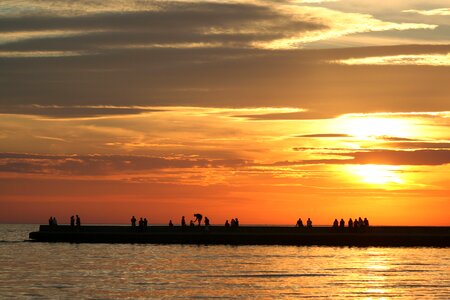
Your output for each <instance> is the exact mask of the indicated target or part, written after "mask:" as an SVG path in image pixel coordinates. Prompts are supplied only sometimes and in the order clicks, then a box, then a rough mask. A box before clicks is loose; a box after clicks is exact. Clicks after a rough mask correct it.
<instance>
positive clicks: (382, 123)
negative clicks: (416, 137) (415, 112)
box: [341, 117, 411, 139]
mask: <svg viewBox="0 0 450 300" xmlns="http://www.w3.org/2000/svg"><path fill="white" fill-rule="evenodd" d="M342 121H343V123H342V124H341V126H342V130H343V131H344V132H345V133H347V134H349V135H352V136H355V137H357V138H360V139H370V138H374V137H379V136H395V137H408V136H410V135H411V132H410V131H411V125H410V123H409V122H408V120H401V119H398V118H383V117H344V118H342Z"/></svg>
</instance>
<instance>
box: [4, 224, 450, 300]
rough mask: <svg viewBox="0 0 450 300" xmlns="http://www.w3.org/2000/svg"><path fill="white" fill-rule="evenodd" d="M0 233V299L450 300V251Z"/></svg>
mask: <svg viewBox="0 0 450 300" xmlns="http://www.w3.org/2000/svg"><path fill="white" fill-rule="evenodd" d="M37 229H38V226H37V225H0V299H4V298H8V297H10V298H14V299H15V298H33V299H34V298H46V299H47V298H62V299H64V298H69V297H70V298H73V299H80V298H97V299H113V298H132V299H135V298H168V299H173V298H184V299H185V298H206V299H209V298H239V299H243V298H261V299H267V298H277V299H278V298H315V297H317V298H326V297H329V298H333V299H340V298H355V297H358V298H367V299H382V298H386V299H387V298H407V299H411V298H416V299H421V298H435V299H450V249H448V248H447V249H440V248H374V247H371V248H349V247H296V246H191V245H189V246H187V245H110V244H47V243H30V242H23V240H25V239H27V238H28V233H29V232H30V231H35V230H37Z"/></svg>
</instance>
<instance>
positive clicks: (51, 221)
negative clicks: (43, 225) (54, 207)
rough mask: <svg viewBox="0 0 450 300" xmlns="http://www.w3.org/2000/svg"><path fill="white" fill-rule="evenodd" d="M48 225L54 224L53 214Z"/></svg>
mask: <svg viewBox="0 0 450 300" xmlns="http://www.w3.org/2000/svg"><path fill="white" fill-rule="evenodd" d="M48 226H53V216H51V217H50V218H49V219H48Z"/></svg>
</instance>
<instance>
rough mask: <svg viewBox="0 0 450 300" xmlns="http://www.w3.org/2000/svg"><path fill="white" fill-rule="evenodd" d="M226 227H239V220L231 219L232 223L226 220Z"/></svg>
mask: <svg viewBox="0 0 450 300" xmlns="http://www.w3.org/2000/svg"><path fill="white" fill-rule="evenodd" d="M225 227H226V228H229V227H239V219H238V218H234V219H231V222H228V220H226V221H225Z"/></svg>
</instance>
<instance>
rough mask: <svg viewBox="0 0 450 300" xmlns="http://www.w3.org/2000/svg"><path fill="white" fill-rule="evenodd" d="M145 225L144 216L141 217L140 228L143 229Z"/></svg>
mask: <svg viewBox="0 0 450 300" xmlns="http://www.w3.org/2000/svg"><path fill="white" fill-rule="evenodd" d="M143 227H144V220H142V217H141V218H139V229H142V228H143Z"/></svg>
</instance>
